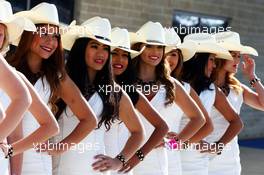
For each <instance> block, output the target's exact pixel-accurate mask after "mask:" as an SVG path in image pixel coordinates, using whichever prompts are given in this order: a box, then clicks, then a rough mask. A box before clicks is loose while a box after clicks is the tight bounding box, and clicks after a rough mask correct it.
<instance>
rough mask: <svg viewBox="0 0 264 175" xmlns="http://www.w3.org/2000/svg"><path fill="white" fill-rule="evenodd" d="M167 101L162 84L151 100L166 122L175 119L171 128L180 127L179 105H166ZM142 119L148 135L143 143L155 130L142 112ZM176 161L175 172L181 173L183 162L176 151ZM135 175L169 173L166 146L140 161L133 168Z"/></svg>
mask: <svg viewBox="0 0 264 175" xmlns="http://www.w3.org/2000/svg"><path fill="white" fill-rule="evenodd" d="M165 101H166V89H165V88H164V87H163V86H161V87H160V89H159V91H158V92H157V93H156V95H155V96H154V97H153V99H152V100H151V101H150V103H151V104H152V105H153V107H154V108H155V109H156V110H157V111H158V112H159V113H160V114H161V116H162V117H163V119H165V120H166V122H171V121H174V122H175V125H174V126H173V125H171V123H170V125H171V129H172V130H174V129H175V128H176V130H177V128H178V125H179V123H178V124H177V121H179V116H178V114H177V112H178V111H179V109H178V107H177V105H176V104H175V103H174V102H173V103H172V104H169V105H168V106H165ZM140 117H141V120H142V122H143V125H144V127H145V131H146V137H145V140H144V142H143V144H145V143H146V141H147V140H148V139H149V137H150V135H151V134H152V133H153V131H154V127H153V126H152V125H151V124H150V123H149V122H148V121H147V120H146V119H145V117H143V116H142V115H141V114H140ZM167 124H169V123H167ZM175 155H176V157H175V162H174V166H175V169H176V170H177V172H175V174H181V162H180V158H179V157H178V156H179V154H177V153H176V152H175ZM133 174H134V175H168V157H167V151H166V148H164V147H160V148H156V149H153V150H152V151H151V152H150V153H149V154H148V155H146V157H145V159H144V161H142V162H141V163H139V164H138V165H137V166H136V167H135V168H134V170H133Z"/></svg>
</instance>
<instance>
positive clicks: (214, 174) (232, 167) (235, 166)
mask: <svg viewBox="0 0 264 175" xmlns="http://www.w3.org/2000/svg"><path fill="white" fill-rule="evenodd" d="M227 98H228V100H229V102H230V103H231V104H232V106H233V107H234V109H235V110H236V112H237V113H240V109H241V106H242V103H243V93H242V92H240V93H237V92H235V91H234V90H233V89H231V90H230V93H229V94H228V97H227ZM211 119H212V121H213V124H214V128H215V129H214V131H213V132H212V133H211V134H210V135H209V136H208V137H207V141H209V142H216V141H218V140H219V139H220V138H221V137H222V136H223V134H224V133H225V131H226V129H227V128H228V126H229V123H228V121H226V119H225V118H224V117H223V116H222V114H221V113H220V112H219V111H218V110H217V109H215V108H213V110H212V115H211ZM240 174H241V164H240V156H239V145H238V139H237V136H236V137H235V138H234V139H233V140H232V141H230V142H229V143H228V144H227V145H226V146H225V148H224V150H223V151H222V154H221V155H210V161H209V175H240Z"/></svg>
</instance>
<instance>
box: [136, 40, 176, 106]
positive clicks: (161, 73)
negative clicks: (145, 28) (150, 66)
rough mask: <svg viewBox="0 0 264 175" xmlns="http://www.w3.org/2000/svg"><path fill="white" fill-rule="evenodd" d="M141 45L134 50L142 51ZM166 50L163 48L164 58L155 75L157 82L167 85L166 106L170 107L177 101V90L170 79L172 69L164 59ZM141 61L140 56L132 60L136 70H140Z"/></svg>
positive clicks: (137, 45)
mask: <svg viewBox="0 0 264 175" xmlns="http://www.w3.org/2000/svg"><path fill="white" fill-rule="evenodd" d="M141 45H142V43H136V44H134V45H133V46H132V49H134V50H137V51H139V50H140V49H141ZM164 50H165V48H163V56H162V59H161V61H160V63H159V64H158V65H157V66H156V69H155V73H156V77H157V81H159V82H160V83H161V84H162V85H165V89H166V100H167V101H166V102H165V105H168V104H171V103H173V101H174V99H175V90H174V88H175V85H174V83H173V82H172V80H171V77H170V71H169V69H170V67H169V65H168V64H166V61H165V57H164ZM140 60H141V58H140V55H139V56H137V57H136V58H134V59H133V60H132V64H133V66H134V68H135V70H139V64H140Z"/></svg>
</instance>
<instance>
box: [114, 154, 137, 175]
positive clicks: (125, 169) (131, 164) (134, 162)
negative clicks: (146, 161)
mask: <svg viewBox="0 0 264 175" xmlns="http://www.w3.org/2000/svg"><path fill="white" fill-rule="evenodd" d="M139 163H140V160H139V159H138V157H137V156H136V155H134V156H133V157H131V159H129V160H128V161H127V162H126V164H125V166H123V167H122V168H121V169H120V170H118V173H124V174H125V173H128V172H129V171H131V170H132V169H133V168H134V167H135V166H137V164H139Z"/></svg>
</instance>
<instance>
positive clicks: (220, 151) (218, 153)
mask: <svg viewBox="0 0 264 175" xmlns="http://www.w3.org/2000/svg"><path fill="white" fill-rule="evenodd" d="M220 143H221V142H219V141H217V142H215V144H216V146H217V149H218V145H219V144H220ZM222 151H223V148H221V149H219V151H218V152H217V153H216V154H217V155H221V154H222Z"/></svg>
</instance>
